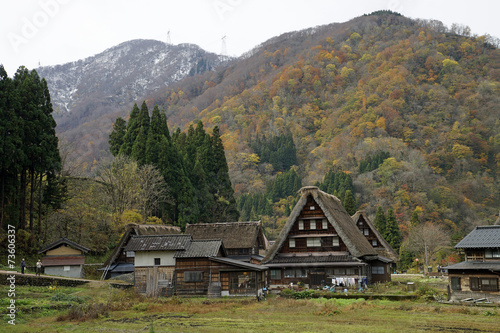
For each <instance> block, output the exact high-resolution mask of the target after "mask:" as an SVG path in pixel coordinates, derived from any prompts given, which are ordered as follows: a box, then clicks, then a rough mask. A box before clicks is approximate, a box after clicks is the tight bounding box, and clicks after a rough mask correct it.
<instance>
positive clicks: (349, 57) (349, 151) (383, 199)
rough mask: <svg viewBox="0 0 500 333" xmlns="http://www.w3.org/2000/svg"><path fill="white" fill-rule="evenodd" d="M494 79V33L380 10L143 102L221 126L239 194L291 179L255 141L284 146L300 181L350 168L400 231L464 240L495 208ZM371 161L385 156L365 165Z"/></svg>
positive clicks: (357, 184)
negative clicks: (444, 233) (285, 140)
mask: <svg viewBox="0 0 500 333" xmlns="http://www.w3.org/2000/svg"><path fill="white" fill-rule="evenodd" d="M499 80H500V53H499V51H498V49H497V47H496V46H494V45H493V44H492V43H491V40H490V39H489V38H488V37H484V36H469V33H468V29H467V28H466V27H460V26H454V27H452V28H451V29H448V28H446V27H444V26H443V25H442V23H440V22H437V21H423V20H412V19H409V18H405V17H402V16H400V15H397V14H394V13H392V14H387V13H375V14H372V15H366V16H363V17H359V18H355V19H353V20H351V21H349V22H346V23H341V24H331V25H327V26H320V27H316V28H311V29H308V30H303V31H298V32H291V33H287V34H284V35H281V36H279V37H276V38H273V39H271V40H269V41H267V42H266V43H264V44H262V45H260V46H259V47H256V48H255V49H253V50H252V51H251V52H249V53H248V54H246V55H244V56H243V57H241V58H239V59H237V60H234V61H232V62H231V63H230V64H229V65H228V66H227V67H226V68H224V69H222V70H219V71H218V72H207V73H205V74H202V75H200V76H195V77H190V78H187V79H185V80H182V81H180V82H179V83H177V84H175V85H172V86H170V88H169V89H166V90H165V89H162V90H158V91H157V92H156V93H154V94H153V95H151V96H149V98H148V103H149V104H153V103H156V104H159V105H160V107H163V108H164V109H165V110H166V112H167V116H168V121H169V126H170V128H175V127H177V126H181V128H185V127H186V126H187V124H189V123H191V122H192V121H194V120H196V119H201V120H202V121H203V123H204V124H205V126H206V127H207V128H210V127H213V126H215V125H218V126H219V128H220V130H221V133H222V138H223V140H224V146H225V148H226V156H227V160H228V164H229V168H230V175H231V180H232V183H233V186H234V188H235V194H236V195H237V196H238V195H241V194H247V193H259V192H265V191H266V186H268V185H269V184H271V183H270V182H271V181H272V180H273V179H274V178H275V177H276V174H277V171H286V170H276V168H275V166H274V165H273V164H272V163H271V162H269V161H265V160H263V156H262V153H259V152H257V151H256V149H255V145H254V146H253V148H252V145H253V144H254V143H255V141H256V140H262V138H264V139H265V140H271V139H272V138H273V137H278V136H283V137H287V136H290V137H292V138H293V143H294V145H295V147H296V152H297V153H296V155H297V156H296V158H297V160H296V167H295V168H294V169H295V171H296V172H297V173H298V174H299V175H300V177H301V178H302V185H312V184H314V183H316V182H322V181H323V177H324V176H325V174H326V173H327V172H328V171H329V170H333V171H335V172H337V171H345V172H347V173H349V174H350V175H351V177H352V179H353V186H354V189H355V198H356V203H357V208H358V209H365V210H366V211H367V212H368V213H369V214H372V215H373V214H374V213H375V210H376V208H377V206H383V207H386V208H389V207H390V208H392V209H393V210H394V213H395V215H396V217H397V219H398V222H399V224H400V226H401V228H402V231H403V234H404V233H405V232H406V231H407V229H408V226H409V221H410V216H411V215H412V213H413V212H416V213H417V215H418V217H419V219H420V221H432V222H433V223H437V224H441V225H443V226H445V227H446V228H447V229H448V230H449V231H450V232H455V233H456V234H463V233H464V232H466V230H469V229H470V228H471V227H472V226H473V225H478V224H487V223H492V222H493V221H494V220H495V218H496V217H495V214H496V213H497V212H498V209H499V205H498V202H499V199H500V193H499V188H500V187H499V181H498V177H499V175H500V133H499V131H498V128H499V125H500V110H499V102H500V95H499V92H500V82H499ZM376 156H385V158H384V159H383V160H381V161H379V162H378V163H377V164H376V165H374V167H368V168H367V167H366V165H367V162H369V161H370V160H371V159H372V158H375V157H376ZM285 205H288V204H285ZM285 208H286V207H285ZM280 209H281V208H280V206H279V205H275V206H274V211H275V213H276V212H278V211H279V210H280Z"/></svg>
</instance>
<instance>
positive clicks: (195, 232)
mask: <svg viewBox="0 0 500 333" xmlns="http://www.w3.org/2000/svg"><path fill="white" fill-rule="evenodd" d="M185 234H188V235H191V236H193V239H194V240H199V239H221V240H222V241H223V243H224V247H225V248H226V249H239V248H253V247H254V246H255V244H256V243H257V242H258V241H260V242H261V244H263V246H264V247H266V248H267V239H266V237H265V236H264V232H263V231H262V222H261V221H248V222H222V223H197V224H188V225H187V226H186V231H185Z"/></svg>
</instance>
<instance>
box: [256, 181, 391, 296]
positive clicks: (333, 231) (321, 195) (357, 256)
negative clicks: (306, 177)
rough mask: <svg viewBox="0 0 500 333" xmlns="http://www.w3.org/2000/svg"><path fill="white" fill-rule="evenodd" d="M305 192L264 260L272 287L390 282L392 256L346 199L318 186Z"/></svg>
mask: <svg viewBox="0 0 500 333" xmlns="http://www.w3.org/2000/svg"><path fill="white" fill-rule="evenodd" d="M299 192H300V194H301V197H300V199H299V201H298V202H297V204H296V205H295V207H294V209H293V211H292V212H291V214H290V216H289V218H288V220H287V222H286V224H285V226H284V227H283V229H282V231H281V233H280V234H279V236H278V239H277V240H276V242H275V243H274V245H273V246H272V247H271V248H270V250H269V252H268V253H267V255H266V256H265V257H264V259H263V260H262V264H263V265H265V266H267V267H269V274H268V283H269V287H270V288H279V287H286V286H289V285H290V284H297V283H299V282H301V283H303V284H304V285H305V286H306V287H307V286H308V287H310V288H314V287H321V286H332V285H335V286H339V287H357V286H364V285H371V284H373V283H375V282H385V281H390V279H391V272H390V265H391V263H392V262H393V260H392V259H390V258H387V257H384V256H381V255H380V254H378V253H377V251H376V250H375V249H374V248H373V246H372V245H371V244H370V242H369V241H368V240H367V238H366V237H365V236H364V235H363V233H362V232H361V231H360V230H359V228H358V227H357V225H356V223H355V222H354V220H353V219H352V218H351V216H349V214H348V213H347V211H346V210H345V209H344V207H343V206H342V204H341V202H340V200H339V199H338V198H337V197H335V196H333V195H331V194H328V193H325V192H323V191H321V190H320V189H319V188H317V187H315V186H307V187H303V188H302V189H300V191H299Z"/></svg>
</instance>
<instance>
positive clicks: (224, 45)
mask: <svg viewBox="0 0 500 333" xmlns="http://www.w3.org/2000/svg"><path fill="white" fill-rule="evenodd" d="M220 54H221V55H223V56H227V46H226V35H224V36H222V49H221V52H220Z"/></svg>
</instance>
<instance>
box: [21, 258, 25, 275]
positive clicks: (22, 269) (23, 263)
mask: <svg viewBox="0 0 500 333" xmlns="http://www.w3.org/2000/svg"><path fill="white" fill-rule="evenodd" d="M25 268H26V262H25V261H24V258H23V260H21V274H24V269H25Z"/></svg>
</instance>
